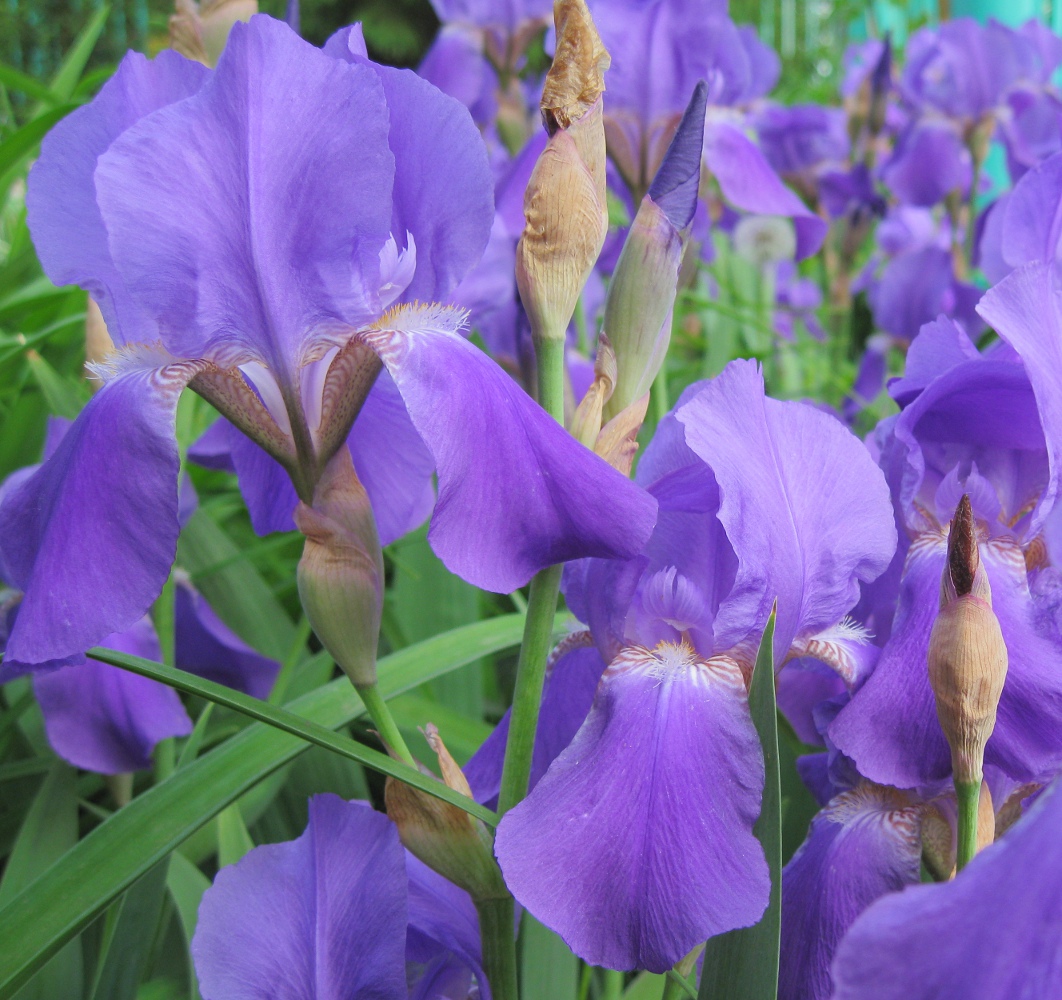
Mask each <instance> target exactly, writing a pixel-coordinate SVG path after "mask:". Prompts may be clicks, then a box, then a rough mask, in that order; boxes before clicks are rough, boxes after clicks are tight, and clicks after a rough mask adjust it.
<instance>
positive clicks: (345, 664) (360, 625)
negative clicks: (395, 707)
mask: <svg viewBox="0 0 1062 1000" xmlns="http://www.w3.org/2000/svg"><path fill="white" fill-rule="evenodd" d="M295 523H296V524H297V525H298V528H299V530H300V531H301V532H302V533H303V535H305V536H306V543H305V545H304V547H303V550H302V559H300V560H299V569H298V584H299V598H300V599H301V601H302V606H303V609H304V610H305V612H306V617H307V618H308V619H309V621H310V624H311V625H312V626H313V630H314V632H316V633H317V637H318V638H319V639H320V640H321V642H322V644H323V645H324V647H325V649H327V650H328V652H329V653H330V654H331V655H332V657H333V659H334V660H335V661H336V663H337V664H338V665H339V667H340V668H341V669H342V670H343V672H344V673H345V674H346V675H347V676H348V677H349V678H350V680H351V682H352V683H353V684H354V686H355V687H357V688H362V687H368V686H371V685H373V684H375V683H376V646H377V642H378V640H379V634H380V616H381V613H382V610H383V584H384V566H383V553H382V552H381V551H380V540H379V538H378V536H377V533H376V521H375V519H374V517H373V513H372V507H371V505H370V503H369V497H368V494H367V493H366V492H365V488H364V487H363V486H362V485H361V482H360V481H359V480H358V477H357V474H356V473H355V471H354V463H353V462H352V461H351V457H350V452H349V451H348V450H347V449H346V448H341V449H340V450H339V451H338V452H336V454H335V455H334V456H333V457H332V459H331V460H330V461H329V462H328V465H327V466H326V467H325V471H324V473H323V475H322V476H321V479H320V481H319V483H318V484H317V488H316V489H315V490H314V495H313V505H312V506H311V505H309V504H306V503H300V504H299V506H298V507H297V508H296V509H295Z"/></svg>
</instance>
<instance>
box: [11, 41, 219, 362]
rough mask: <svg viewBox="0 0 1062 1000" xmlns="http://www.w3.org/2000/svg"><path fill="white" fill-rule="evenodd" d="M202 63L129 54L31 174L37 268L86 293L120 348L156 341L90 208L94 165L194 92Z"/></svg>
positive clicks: (152, 323)
mask: <svg viewBox="0 0 1062 1000" xmlns="http://www.w3.org/2000/svg"><path fill="white" fill-rule="evenodd" d="M209 75H210V74H209V71H208V70H207V68H206V67H205V66H203V65H202V64H200V63H197V62H192V61H191V60H188V59H185V58H183V57H182V56H179V55H177V53H176V52H170V51H163V52H160V53H159V55H158V56H156V57H155V59H153V60H148V59H145V58H144V56H143V55H141V54H140V53H139V52H130V53H129V54H128V55H126V57H125V58H124V59H123V60H122V62H121V65H120V66H119V67H118V70H117V71H116V72H115V74H114V76H112V77H111V78H110V79H109V80H108V81H107V82H106V83H105V84H104V85H103V87H102V88H100V92H99V94H98V95H97V96H96V98H95V100H93V101H92V102H91V103H90V104H86V105H84V106H83V107H80V108H78V109H77V110H76V111H74V112H72V113H71V114H69V115H67V117H66V118H64V119H63V120H62V121H61V122H59V124H58V125H56V126H55V128H53V129H52V130H51V132H49V133H48V135H47V136H46V137H45V139H44V141H43V142H42V143H41V155H40V158H39V159H38V160H37V162H36V163H35V164H34V166H33V169H32V170H31V171H30V174H29V181H28V188H27V192H26V208H27V222H28V224H29V227H30V232H31V233H32V234H33V242H34V245H35V246H36V248H37V254H38V256H39V257H40V260H41V264H42V266H43V267H44V270H45V271H46V272H47V274H48V276H49V277H50V278H51V279H52V281H53V282H55V284H57V285H67V284H77V285H81V287H82V288H84V289H86V290H87V291H89V292H90V293H91V294H92V297H93V299H95V301H96V302H97V303H98V305H99V306H100V309H101V310H102V311H103V315H104V318H105V319H106V321H107V330H108V332H109V333H110V335H111V339H112V340H113V341H114V343H115V344H117V345H118V346H119V347H121V346H123V345H124V344H127V343H129V342H131V341H142V342H147V343H150V342H152V341H154V340H156V339H158V336H159V329H158V323H157V320H156V318H155V317H154V316H153V315H152V313H151V311H150V310H149V309H147V308H145V307H144V306H143V305H141V304H140V303H138V302H137V301H136V300H135V299H133V298H132V297H131V296H130V295H129V293H128V291H127V289H126V287H125V282H124V280H123V279H122V277H121V276H120V275H119V273H118V271H117V270H116V268H115V266H114V262H113V261H112V259H111V250H110V247H109V246H108V243H107V231H106V228H105V227H104V223H103V219H102V217H101V215H100V209H99V206H98V205H97V203H96V187H95V183H94V180H93V175H94V173H95V170H96V161H97V160H98V158H99V157H100V155H101V154H103V153H104V152H105V151H106V150H107V148H108V147H109V146H110V145H111V143H112V142H114V140H115V139H117V138H118V136H120V135H121V134H122V133H123V132H124V131H125V130H126V129H127V128H129V127H130V126H131V125H133V124H135V123H136V122H137V121H139V120H140V119H141V118H143V117H144V116H145V115H148V114H150V113H151V112H152V111H155V110H156V109H158V108H162V107H165V106H166V105H168V104H173V103H175V102H176V101H180V100H183V99H184V98H186V97H190V96H191V95H192V94H194V93H195V92H196V91H197V90H198V89H199V88H200V87H201V86H202V85H203V83H204V81H205V80H206V79H207V77H208V76H209Z"/></svg>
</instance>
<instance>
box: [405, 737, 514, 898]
mask: <svg viewBox="0 0 1062 1000" xmlns="http://www.w3.org/2000/svg"><path fill="white" fill-rule="evenodd" d="M424 737H425V739H426V740H427V741H428V745H429V746H430V747H431V748H432V750H433V751H434V752H435V755H436V757H437V759H438V762H439V771H440V772H441V774H442V780H443V782H444V783H445V784H446V786H447V787H448V788H452V789H453V790H454V791H457V792H461V793H462V794H463V795H467V796H468V797H469V798H472V789H471V788H470V787H469V784H468V781H467V780H466V778H465V776H464V773H463V772H462V771H461V768H460V767H459V766H458V765H457V762H456V761H455V760H454V759H453V757H451V756H450V752H449V751H448V750H447V749H446V745H445V744H444V743H443V741H442V738H441V737H440V736H439V731H438V729H436V728H435V726H433V725H432V724H431V723H429V724H428V725H427V726H426V727H425V730H424ZM425 773H430V772H427V771H425ZM384 800H385V803H386V805H387V815H388V816H390V817H391V819H392V820H393V821H394V823H395V825H396V826H397V827H398V835H399V837H400V838H401V839H402V843H403V844H404V845H405V846H406V848H407V849H408V850H409V851H410V852H411V853H412V854H414V855H415V856H416V857H418V858H419V859H420V860H421V861H423V862H424V864H426V865H427V866H428V867H429V868H432V869H433V870H434V871H437V872H438V873H439V874H440V875H443V876H445V877H446V878H448V879H449V880H450V881H451V882H453V883H454V885H457V886H460V887H461V888H462V889H464V890H465V891H466V892H467V893H468V894H469V895H470V896H471V897H472V899H473V901H475V902H476V903H477V904H478V903H482V902H484V901H486V900H491V899H507V898H508V897H509V891H508V889H506V887H505V882H504V881H503V880H502V876H501V871H500V870H499V868H498V863H497V862H496V861H495V860H494V838H493V837H492V836H491V833H490V831H489V830H488V829H487V827H486V826H485V825H484V824H483V822H481V821H480V820H478V819H476V818H475V817H473V816H470V815H469V814H468V813H466V812H464V811H463V810H461V809H458V808H457V807H456V806H452V805H450V804H449V803H448V802H443V801H442V800H440V799H437V798H435V797H434V796H432V795H427V794H425V793H424V792H422V791H419V790H418V789H416V788H413V787H412V786H410V785H407V784H405V783H404V782H402V781H398V780H396V779H395V778H388V779H387V784H386V786H385V789H384Z"/></svg>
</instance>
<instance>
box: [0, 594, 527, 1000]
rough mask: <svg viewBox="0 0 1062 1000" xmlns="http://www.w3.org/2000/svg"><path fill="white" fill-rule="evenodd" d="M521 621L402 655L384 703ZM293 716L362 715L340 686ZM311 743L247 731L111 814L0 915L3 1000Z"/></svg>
mask: <svg viewBox="0 0 1062 1000" xmlns="http://www.w3.org/2000/svg"><path fill="white" fill-rule="evenodd" d="M522 634H523V616H522V615H505V616H502V617H499V618H491V619H488V620H486V621H482V622H477V623H476V624H474V625H467V626H464V627H463V628H460V629H455V630H454V631H452V632H448V633H446V634H444V635H440V636H436V637H435V638H433V639H428V640H426V641H425V642H421V643H417V644H416V645H415V646H408V647H406V648H405V649H403V650H400V651H399V652H397V653H394V654H392V655H391V656H388V657H386V658H385V659H383V660H381V662H380V670H379V673H380V689H381V691H382V693H383V694H384V696H385V697H391V696H394V695H396V694H401V693H402V692H404V691H409V690H410V689H412V688H414V687H416V686H417V685H418V684H422V683H423V682H424V681H426V680H430V679H431V678H433V677H438V676H441V675H442V674H444V673H446V672H447V671H448V670H456V669H457V668H458V667H461V666H464V665H465V664H466V663H471V662H473V661H474V660H477V659H479V658H480V657H482V656H488V655H490V654H491V653H497V652H501V651H502V650H505V649H510V648H512V647H513V646H515V645H517V644H518V643H519V642H520V637H521V635H522ZM289 709H290V711H291V712H292V713H293V714H296V715H298V716H300V717H301V718H303V719H305V720H308V721H312V722H313V723H315V724H316V725H318V726H323V727H325V728H326V729H336V728H338V727H339V726H342V725H345V724H346V723H348V722H350V721H351V720H352V719H353V718H354V717H355V716H356V715H357V714H358V713H359V712H360V711H361V709H362V706H361V703H360V701H359V700H358V698H357V695H356V694H355V692H354V689H353V688H352V687H351V685H350V684H349V683H348V682H347V680H346V679H345V678H342V679H340V680H337V681H334V682H333V683H331V684H327V685H325V686H324V687H322V688H318V689H317V690H315V691H311V692H310V693H309V694H306V695H303V696H302V697H301V698H299V699H297V700H296V701H294V702H292V703H291V705H290V706H289ZM308 745H309V744H308V743H306V741H305V740H302V739H300V738H298V737H296V736H292V735H290V734H288V733H283V732H279V731H278V730H276V729H274V728H273V727H271V726H266V725H262V724H258V725H252V726H248V727H247V728H246V729H245V730H243V732H241V733H239V734H238V735H237V736H234V737H233V738H232V739H231V740H229V741H228V742H226V743H224V744H222V745H221V746H219V747H218V748H216V749H215V750H212V751H211V752H210V753H208V754H205V755H204V756H202V757H200V758H199V759H198V760H196V761H194V762H193V763H190V764H188V765H187V766H186V767H182V768H180V769H178V770H177V771H176V772H175V773H174V774H173V775H172V776H171V777H169V778H168V779H167V780H166V781H164V782H162V783H161V784H159V785H156V786H155V787H154V788H152V789H151V790H149V791H147V792H145V793H144V794H143V795H141V796H138V797H137V798H135V799H133V801H132V802H130V803H129V805H127V806H125V807H124V808H123V809H120V810H118V812H116V813H115V814H114V815H113V816H112V817H111V818H110V819H108V820H107V821H106V822H104V823H102V824H101V825H100V826H99V827H97V828H96V829H95V830H93V831H92V833H90V834H89V835H88V836H87V837H85V838H84V839H83V840H82V841H80V842H79V843H78V844H77V846H75V847H74V848H73V849H72V850H71V851H69V852H68V853H67V854H65V855H64V856H63V857H62V858H61V859H60V860H59V861H58V862H57V863H56V864H55V865H53V866H52V867H51V868H49V869H48V871H46V872H45V873H44V874H43V875H42V876H40V877H39V878H37V879H36V880H35V881H33V882H32V883H31V884H29V885H28V886H27V887H26V888H25V889H24V890H23V891H22V892H21V893H20V894H19V895H18V896H16V897H15V898H14V899H12V900H11V902H10V903H9V904H8V905H7V906H6V907H4V908H3V909H2V910H0V941H17V942H18V947H17V948H0V1000H6V998H8V997H10V996H12V995H13V993H14V992H15V991H16V990H17V989H18V988H19V986H21V985H22V984H23V983H25V982H26V981H27V980H28V979H29V978H30V976H32V975H33V973H34V972H35V971H36V970H37V969H39V968H40V967H41V966H42V965H43V964H44V963H45V962H46V961H47V960H48V959H49V958H50V957H51V956H52V955H53V954H55V952H56V951H58V950H59V948H61V947H62V946H63V945H64V944H65V943H66V942H67V941H69V940H70V939H71V938H73V937H74V936H75V935H76V934H78V933H79V932H80V931H81V930H83V929H84V928H85V927H86V926H87V925H88V924H89V923H90V922H91V921H92V920H93V919H94V918H95V917H96V916H97V915H98V914H99V913H101V912H102V911H103V910H104V909H106V907H107V906H109V905H110V904H111V902H113V901H114V900H115V899H116V898H117V897H118V895H119V894H120V893H121V892H123V891H124V890H125V889H126V888H128V887H129V886H130V885H131V884H132V883H133V882H134V881H136V879H137V878H139V877H140V876H141V875H143V874H144V872H146V871H147V870H148V869H149V868H151V866H152V865H154V864H157V863H158V862H159V861H161V860H162V859H163V858H164V857H166V855H168V854H169V853H170V852H171V851H173V850H174V848H176V847H177V846H178V845H179V844H180V843H181V842H182V841H184V840H185V839H186V838H187V837H189V836H190V835H191V834H192V833H194V832H195V831H196V830H197V829H199V827H201V826H202V825H203V824H204V823H207V822H209V821H210V820H211V819H213V817H214V816H216V815H217V814H218V813H219V812H220V811H221V810H222V809H224V808H225V806H227V805H228V804H229V803H230V802H234V801H235V800H236V799H237V798H239V797H240V796H241V795H242V794H243V793H244V792H246V791H247V790H248V789H250V788H252V787H254V786H255V785H256V784H257V783H258V782H260V781H261V780H262V779H263V778H265V777H267V776H268V775H270V774H272V773H273V772H274V771H276V770H277V769H278V768H281V767H283V766H284V765H285V764H287V763H288V762H289V761H291V760H293V759H294V758H295V757H297V756H298V755H299V754H300V753H301V752H302V751H303V750H305V749H306V747H307V746H308Z"/></svg>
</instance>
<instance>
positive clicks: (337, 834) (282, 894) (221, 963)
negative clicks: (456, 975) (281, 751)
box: [192, 795, 407, 1000]
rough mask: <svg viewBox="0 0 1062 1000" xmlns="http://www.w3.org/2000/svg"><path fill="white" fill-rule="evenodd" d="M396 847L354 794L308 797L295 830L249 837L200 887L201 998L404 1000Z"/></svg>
mask: <svg viewBox="0 0 1062 1000" xmlns="http://www.w3.org/2000/svg"><path fill="white" fill-rule="evenodd" d="M405 943H406V872H405V856H404V851H403V850H402V845H401V843H400V842H399V840H398V832H397V830H396V829H395V827H394V825H393V824H392V823H391V822H390V820H388V819H387V817H386V816H383V815H382V814H380V813H377V812H374V811H373V810H372V809H371V808H369V807H367V806H366V805H365V804H364V803H360V802H344V801H343V800H342V799H340V798H339V797H338V796H335V795H317V796H315V797H314V798H312V799H311V800H310V820H309V823H308V824H307V827H306V830H305V832H304V833H303V834H302V836H301V837H299V838H298V840H292V841H288V842H287V843H283V844H268V845H266V846H264V847H257V848H255V849H254V850H253V851H251V852H250V853H249V854H247V855H246V856H245V857H244V858H243V859H242V860H241V861H239V862H237V863H236V864H235V865H232V866H231V867H228V868H223V869H222V870H221V871H220V872H219V873H218V875H217V878H215V880H214V885H213V886H212V887H211V888H210V889H208V890H207V892H206V894H205V895H204V896H203V902H202V904H201V905H200V908H199V923H198V926H197V928H196V932H195V937H194V938H193V940H192V957H193V959H194V960H195V967H196V972H197V973H198V975H199V983H200V989H201V991H202V994H203V1000H267V998H272V997H284V998H285V1000H349V998H350V997H372V998H373V1000H377V998H379V1000H406V996H407V994H406V977H405Z"/></svg>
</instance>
